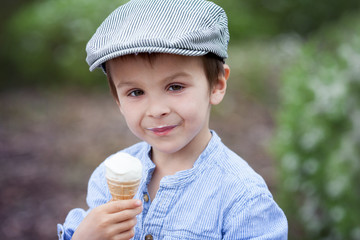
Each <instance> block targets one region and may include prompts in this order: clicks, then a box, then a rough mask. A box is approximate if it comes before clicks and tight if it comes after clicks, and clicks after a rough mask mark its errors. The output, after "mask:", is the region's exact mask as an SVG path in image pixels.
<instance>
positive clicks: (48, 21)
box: [0, 0, 360, 88]
mask: <svg viewBox="0 0 360 240" xmlns="http://www.w3.org/2000/svg"><path fill="white" fill-rule="evenodd" d="M124 2H126V0H118V1H109V0H104V1H95V0H32V1H22V0H14V1H12V2H11V3H6V4H5V8H2V10H1V13H2V20H3V21H2V23H1V25H0V31H1V32H0V37H1V38H0V41H1V46H2V50H1V52H0V71H1V72H2V75H3V79H4V80H3V81H1V82H0V88H6V87H9V86H19V85H20V86H22V85H25V86H32V85H66V84H70V85H73V86H77V85H79V86H91V85H93V84H96V83H98V82H102V81H99V79H102V80H103V78H104V76H103V75H102V73H101V71H96V72H95V73H89V71H88V66H87V64H86V63H85V60H84V59H85V56H86V54H85V50H84V49H85V45H86V42H87V41H88V40H89V39H90V37H91V36H92V34H93V33H94V32H95V30H96V28H97V27H98V26H99V24H100V23H101V22H102V21H103V19H104V18H105V17H106V16H107V15H108V14H109V13H110V12H111V11H112V10H114V9H115V8H116V7H117V6H119V5H121V4H123V3H124ZM214 2H216V3H218V4H219V5H221V6H223V7H224V9H225V10H226V12H227V14H228V17H229V28H230V34H231V41H230V44H232V45H235V44H237V43H238V42H244V41H245V40H254V39H263V40H264V39H265V40H266V39H269V38H270V37H273V36H276V35H278V34H284V33H289V32H295V33H297V34H300V35H301V36H306V35H307V34H308V33H310V32H312V31H314V30H316V29H318V28H319V27H320V26H322V25H323V24H325V23H327V22H329V20H330V19H331V20H332V21H335V20H336V19H337V18H338V17H339V16H341V15H343V14H344V13H347V12H348V11H350V10H354V9H357V8H359V6H360V2H359V1H357V0H347V1H343V2H340V1H335V0H319V1H316V2H313V1H310V0H307V1H304V0H293V1H287V0H271V1H270V0H243V1H238V0H214ZM17 5H18V6H20V7H19V8H16V6H17ZM7 8H8V9H7ZM4 9H5V10H4ZM10 13H12V14H10ZM5 18H6V19H5Z"/></svg>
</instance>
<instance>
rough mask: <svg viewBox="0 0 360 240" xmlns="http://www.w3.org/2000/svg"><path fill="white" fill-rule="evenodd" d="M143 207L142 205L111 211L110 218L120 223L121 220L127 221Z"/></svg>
mask: <svg viewBox="0 0 360 240" xmlns="http://www.w3.org/2000/svg"><path fill="white" fill-rule="evenodd" d="M142 210H143V208H142V206H140V207H137V208H133V209H126V210H123V211H121V212H117V213H113V214H112V219H113V222H114V223H120V222H123V221H127V220H129V219H132V218H135V217H136V215H138V214H140V213H141V212H142Z"/></svg>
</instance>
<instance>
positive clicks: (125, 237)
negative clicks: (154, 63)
mask: <svg viewBox="0 0 360 240" xmlns="http://www.w3.org/2000/svg"><path fill="white" fill-rule="evenodd" d="M134 236H135V231H134V229H133V228H132V229H130V230H129V231H126V232H122V233H120V234H118V235H116V236H115V237H114V239H115V240H129V239H131V238H133V237H134Z"/></svg>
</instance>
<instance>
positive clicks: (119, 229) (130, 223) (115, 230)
mask: <svg viewBox="0 0 360 240" xmlns="http://www.w3.org/2000/svg"><path fill="white" fill-rule="evenodd" d="M136 223H137V221H136V218H132V219H128V220H127V221H123V222H121V223H118V224H114V225H112V227H111V230H110V233H111V235H112V236H119V235H121V234H124V233H126V232H131V231H132V230H133V229H134V227H135V225H136Z"/></svg>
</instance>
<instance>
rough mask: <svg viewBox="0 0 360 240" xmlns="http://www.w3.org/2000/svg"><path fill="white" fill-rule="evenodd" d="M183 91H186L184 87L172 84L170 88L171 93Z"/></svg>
mask: <svg viewBox="0 0 360 240" xmlns="http://www.w3.org/2000/svg"><path fill="white" fill-rule="evenodd" d="M182 89H184V87H183V86H182V85H180V84H172V85H170V86H169V88H168V90H169V91H181V90H182Z"/></svg>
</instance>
